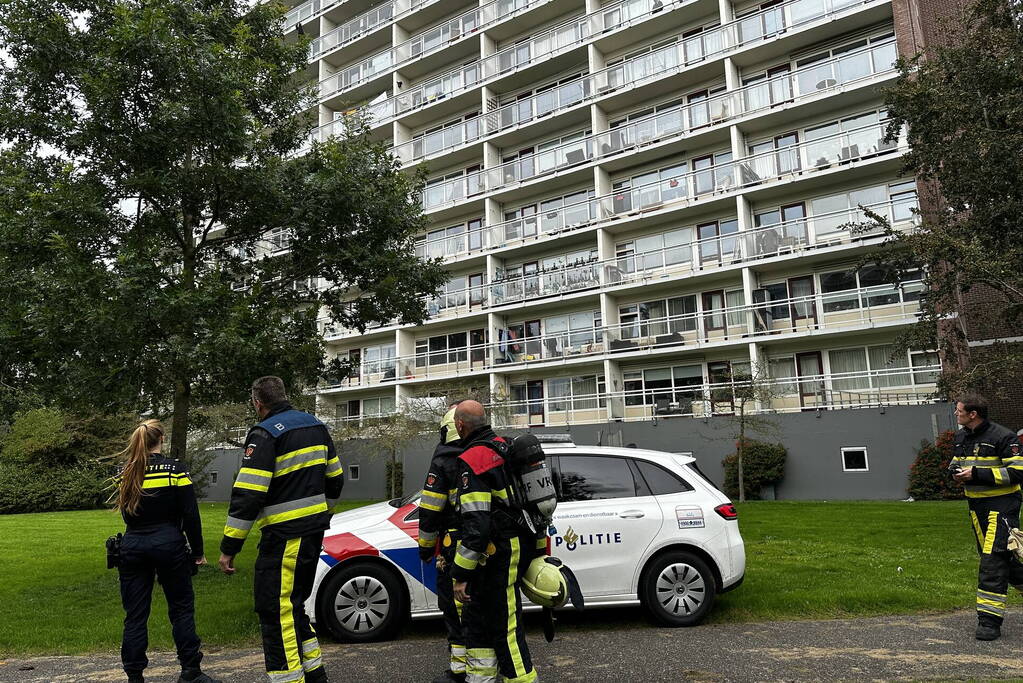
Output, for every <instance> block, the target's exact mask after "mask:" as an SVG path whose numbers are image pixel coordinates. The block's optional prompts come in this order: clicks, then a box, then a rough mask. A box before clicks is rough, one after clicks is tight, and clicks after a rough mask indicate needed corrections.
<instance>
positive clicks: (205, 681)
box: [178, 671, 220, 683]
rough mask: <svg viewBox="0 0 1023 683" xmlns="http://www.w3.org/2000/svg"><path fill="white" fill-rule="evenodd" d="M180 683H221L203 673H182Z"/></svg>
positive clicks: (179, 678) (179, 677)
mask: <svg viewBox="0 0 1023 683" xmlns="http://www.w3.org/2000/svg"><path fill="white" fill-rule="evenodd" d="M178 683H220V681H218V680H217V679H216V678H210V677H209V676H207V675H206V674H204V673H203V672H202V671H182V672H181V675H180V676H178Z"/></svg>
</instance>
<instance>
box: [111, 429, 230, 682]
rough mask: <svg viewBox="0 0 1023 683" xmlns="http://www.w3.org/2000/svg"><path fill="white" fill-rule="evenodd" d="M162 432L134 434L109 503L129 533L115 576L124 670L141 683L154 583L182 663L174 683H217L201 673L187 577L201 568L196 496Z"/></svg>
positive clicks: (138, 431) (200, 544) (204, 560)
mask: <svg viewBox="0 0 1023 683" xmlns="http://www.w3.org/2000/svg"><path fill="white" fill-rule="evenodd" d="M163 436H164V429H163V426H162V425H161V424H160V423H159V422H158V421H157V420H146V421H145V422H143V423H142V424H140V425H139V426H138V427H136V429H135V431H134V432H132V435H131V438H130V439H129V441H128V447H127V448H126V449H124V450H123V451H122V452H121V453H120V454H119V455H120V457H121V458H122V459H123V461H124V465H123V468H122V470H121V473H120V474H119V475H118V476H117V477H116V478H115V483H116V487H117V488H116V491H115V492H114V502H115V504H116V506H117V509H118V510H119V511H120V513H121V516H122V517H123V518H124V522H125V525H126V526H127V529H126V531H125V534H124V539H123V540H122V542H121V552H120V561H119V564H118V568H117V569H118V574H119V576H120V583H121V601H122V603H123V604H124V611H125V617H124V637H123V639H122V641H121V663H122V665H123V667H124V672H125V673H126V674H128V681H129V682H130V683H142V682H143V681H144V680H145V679H144V677H143V671H144V670H145V668H146V665H147V664H148V663H149V660H148V659H147V658H146V647H147V645H148V644H149V632H148V623H147V622H148V621H149V610H150V606H151V604H152V599H153V580H154V579H156V580H158V581H159V582H160V586H162V587H163V592H164V595H165V596H166V598H167V615H168V617H170V622H171V633H172V635H173V636H174V644H175V646H176V647H177V652H178V661H179V662H181V676H180V677H179V678H178V683H182V682H187V683H219V682H218V681H215V680H214V679H212V678H210V677H209V676H207V675H206V674H204V673H203V672H202V671H201V669H200V668H199V663H200V662H201V661H202V652H201V651H200V649H199V645H200V642H199V636H198V635H196V632H195V595H194V593H193V592H192V573H193V570H194V569H195V567H196V565H203V564H206V557H205V555H204V553H203V545H202V525H201V523H200V521H199V506H198V504H197V503H196V499H195V491H194V489H193V486H192V482H191V480H190V479H189V476H188V470H187V469H185V466H184V465H183V464H182V463H180V462H178V461H177V460H175V459H173V458H168V457H165V456H164V455H163V454H162V451H163Z"/></svg>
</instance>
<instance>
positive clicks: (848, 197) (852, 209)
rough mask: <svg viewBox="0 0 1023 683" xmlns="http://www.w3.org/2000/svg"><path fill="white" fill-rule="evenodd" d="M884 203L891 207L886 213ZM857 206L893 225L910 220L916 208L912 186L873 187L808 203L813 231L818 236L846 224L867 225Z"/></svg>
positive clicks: (913, 184) (903, 184) (914, 186)
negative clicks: (884, 217)
mask: <svg viewBox="0 0 1023 683" xmlns="http://www.w3.org/2000/svg"><path fill="white" fill-rule="evenodd" d="M887 202H891V205H892V208H891V213H890V214H889V209H888V207H887V206H885V204H886V203H887ZM861 205H862V206H865V207H867V208H869V209H872V210H873V211H875V212H878V213H880V214H881V215H883V216H888V217H890V218H891V219H892V221H893V222H901V221H906V220H912V218H913V209H915V208H916V206H917V196H916V183H915V182H913V181H908V182H899V183H892V184H891V185H875V186H872V187H865V188H860V189H857V190H852V191H851V192H843V193H840V194H834V195H828V196H825V197H817V198H816V199H813V200H812V201H811V202H810V210H811V213H812V214H813V219H812V221H813V226H814V232H815V233H816V234H817V236H818V237H821V236H825V235H829V234H832V233H835V232H838V231H840V230H842V229H843V228H842V226H843V225H845V224H847V223H864V222H867V220H868V219H867V216H866V214H864V213H863V212H861V211H860V210H859V207H860V206H861Z"/></svg>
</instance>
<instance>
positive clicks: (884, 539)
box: [710, 501, 1020, 622]
mask: <svg viewBox="0 0 1023 683" xmlns="http://www.w3.org/2000/svg"><path fill="white" fill-rule="evenodd" d="M737 507H738V508H739V528H740V529H741V530H742V537H743V540H744V541H745V543H746V581H745V582H744V583H743V585H742V586H741V587H739V588H738V589H736V590H735V591H733V592H731V593H725V594H724V595H722V596H720V600H719V602H718V603H717V605H716V606H715V608H714V611H713V612H712V613H711V617H710V621H711V622H734V621H753V620H758V621H759V620H775V619H801V618H838V617H845V616H867V615H883V614H900V613H909V612H916V611H924V610H946V609H953V608H963V607H972V606H973V604H974V597H975V595H976V585H977V583H976V582H977V563H978V560H977V553H976V550H975V543H976V541H975V538H974V535H973V529H972V527H971V526H970V521H969V516H968V513H967V511H966V502H965V501H949V502H916V503H902V502H803V501H771V502H766V501H762V502H761V501H758V502H748V503H745V504H743V505H739V506H737ZM1019 598H1020V596H1019V594H1018V593H1015V591H1011V590H1010V596H1009V601H1010V604H1012V603H1016V604H1017V605H1018V604H1019Z"/></svg>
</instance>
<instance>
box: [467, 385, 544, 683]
mask: <svg viewBox="0 0 1023 683" xmlns="http://www.w3.org/2000/svg"><path fill="white" fill-rule="evenodd" d="M455 428H456V429H457V430H458V434H459V436H460V437H461V439H462V443H463V445H464V446H465V451H464V452H463V453H462V455H461V456H459V460H460V463H461V465H462V467H461V474H460V476H459V482H458V505H459V514H460V515H461V523H462V540H461V541H460V542H459V543H458V547H457V550H456V551H455V561H454V566H453V567H452V569H451V575H452V578H453V579H454V582H455V583H454V594H455V600H456V601H457V602H460V603H462V605H463V606H462V623H463V624H464V627H465V635H466V648H467V649H466V680H467V681H468V683H487V682H489V681H496V680H497V675H498V673H499V672H500V674H501V675H502V676H503V677H504V678H503V680H505V681H508V683H529V682H530V681H535V680H537V674H536V670H535V669H534V668H533V663H532V660H531V658H530V655H529V647H528V646H527V645H526V638H525V631H524V629H523V625H522V597H521V595H520V594H519V586H520V583H521V577H522V575H523V574H524V573H525V571H526V569H527V568H528V567H529V564H530V562H532V560H533V559H534V558H535V557H537V556H538V555H539V554H542V553H543V552H545V551H546V547H547V530H546V529H543V530H541V531H534V530H532V529H530V528H529V526H528V524H529V522H528V521H526V518H525V515H524V514H523V511H522V510H521V509H515V508H514V507H511V506H509V504H508V503H509V499H510V495H509V480H508V475H507V473H506V471H505V468H504V467H503V465H504V458H503V456H502V455H501V454H502V453H505V452H507V451H506V448H507V445H506V444H505V442H504V440H503V439H501V438H500V437H499V436H497V435H496V434H494V432H493V430H492V429H491V428H490V425H488V424H487V423H486V416H485V414H484V411H483V406H482V405H480V404H479V403H477V402H476V401H463V402H462V403H460V404H459V405H458V407H457V408H456V409H455Z"/></svg>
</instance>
